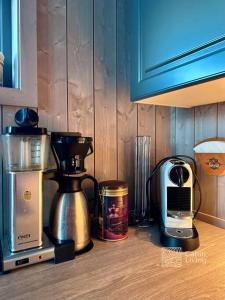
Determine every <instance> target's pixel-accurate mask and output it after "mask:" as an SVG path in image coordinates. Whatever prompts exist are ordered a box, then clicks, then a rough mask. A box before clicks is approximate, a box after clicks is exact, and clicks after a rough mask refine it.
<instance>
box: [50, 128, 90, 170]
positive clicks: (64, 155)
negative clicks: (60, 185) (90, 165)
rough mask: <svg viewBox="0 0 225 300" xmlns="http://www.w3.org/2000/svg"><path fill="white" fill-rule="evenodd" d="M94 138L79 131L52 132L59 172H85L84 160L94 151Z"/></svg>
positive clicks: (53, 149)
mask: <svg viewBox="0 0 225 300" xmlns="http://www.w3.org/2000/svg"><path fill="white" fill-rule="evenodd" d="M92 141H93V139H92V138H91V137H82V136H81V134H80V133H79V132H76V133H70V132H52V133H51V147H52V151H53V154H54V157H55V160H56V163H57V168H58V171H59V172H62V173H66V174H79V173H82V172H85V171H86V169H85V167H84V160H85V158H86V157H87V156H89V155H90V154H92V153H93V146H92Z"/></svg>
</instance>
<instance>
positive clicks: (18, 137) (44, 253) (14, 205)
mask: <svg viewBox="0 0 225 300" xmlns="http://www.w3.org/2000/svg"><path fill="white" fill-rule="evenodd" d="M15 121H16V123H17V125H19V127H14V126H8V127H6V128H5V133H4V134H3V135H2V145H3V162H4V181H5V185H6V187H5V193H4V195H3V198H4V199H3V202H4V211H3V213H4V224H3V225H4V237H3V240H2V242H1V247H0V248H1V251H0V252H1V253H2V257H1V262H0V269H1V271H8V270H11V269H15V268H18V267H21V266H24V265H30V264H34V263H37V262H40V261H45V260H48V259H52V258H53V257H54V245H53V244H52V243H51V242H50V241H49V239H48V237H47V236H46V235H45V234H44V233H43V224H42V203H43V199H42V178H43V171H44V170H46V169H47V163H48V155H49V148H50V139H49V136H48V134H47V129H46V128H38V127H36V126H37V124H38V115H37V113H36V112H35V111H33V110H31V109H29V108H24V109H21V110H19V111H18V112H17V113H16V115H15Z"/></svg>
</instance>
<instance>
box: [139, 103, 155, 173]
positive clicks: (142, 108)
mask: <svg viewBox="0 0 225 300" xmlns="http://www.w3.org/2000/svg"><path fill="white" fill-rule="evenodd" d="M155 111H156V107H155V106H154V105H143V104H138V135H146V136H150V137H151V168H153V167H154V166H155V160H156V148H155V143H156V136H155V135H156V116H155V113H156V112H155Z"/></svg>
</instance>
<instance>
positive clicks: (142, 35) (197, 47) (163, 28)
mask: <svg viewBox="0 0 225 300" xmlns="http://www.w3.org/2000/svg"><path fill="white" fill-rule="evenodd" d="M128 5H129V8H128V9H129V12H130V14H129V29H130V33H129V34H130V42H131V44H130V46H131V98H132V100H137V99H141V98H145V97H150V96H154V95H158V94H162V93H165V92H168V91H171V90H176V89H179V88H183V87H186V86H190V85H194V84H197V83H202V82H204V81H208V80H211V79H215V78H219V77H222V76H224V75H225V0H129V1H128Z"/></svg>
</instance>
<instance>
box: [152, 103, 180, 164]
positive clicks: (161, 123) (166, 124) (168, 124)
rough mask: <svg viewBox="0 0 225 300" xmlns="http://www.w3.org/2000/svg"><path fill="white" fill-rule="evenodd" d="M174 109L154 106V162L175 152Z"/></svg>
mask: <svg viewBox="0 0 225 300" xmlns="http://www.w3.org/2000/svg"><path fill="white" fill-rule="evenodd" d="M175 120H176V109H175V108H173V107H172V108H171V107H166V106H156V133H155V135H156V162H158V161H159V160H161V159H162V158H164V157H166V156H170V155H173V154H175V151H176V143H175V137H176V128H175V124H176V121H175Z"/></svg>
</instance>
